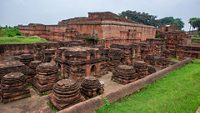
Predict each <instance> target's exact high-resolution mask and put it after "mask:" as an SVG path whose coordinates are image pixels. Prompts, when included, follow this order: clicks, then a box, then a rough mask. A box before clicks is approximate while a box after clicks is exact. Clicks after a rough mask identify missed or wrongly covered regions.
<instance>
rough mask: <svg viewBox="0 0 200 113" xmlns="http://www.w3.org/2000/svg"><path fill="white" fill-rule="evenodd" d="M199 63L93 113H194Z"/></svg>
mask: <svg viewBox="0 0 200 113" xmlns="http://www.w3.org/2000/svg"><path fill="white" fill-rule="evenodd" d="M199 75H200V60H194V61H193V62H192V63H190V64H187V65H185V66H184V67H182V68H180V69H177V70H175V71H173V72H171V73H169V74H168V76H166V77H164V78H162V79H161V80H159V81H156V82H155V83H153V84H151V85H148V86H147V87H146V88H144V89H142V90H141V91H140V92H138V93H136V94H133V95H131V96H128V97H125V98H123V99H121V100H120V101H118V102H115V103H113V104H106V105H105V106H103V107H102V108H100V109H99V110H97V111H96V113H123V112H124V113H165V112H167V113H175V112H176V113H194V112H195V111H196V110H197V108H198V107H199V105H200V96H199V95H200V92H199V91H200V76H199Z"/></svg>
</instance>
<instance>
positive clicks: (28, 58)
mask: <svg viewBox="0 0 200 113" xmlns="http://www.w3.org/2000/svg"><path fill="white" fill-rule="evenodd" d="M19 60H20V62H22V63H24V64H25V65H29V63H30V62H31V61H33V55H31V54H22V55H20V57H19Z"/></svg>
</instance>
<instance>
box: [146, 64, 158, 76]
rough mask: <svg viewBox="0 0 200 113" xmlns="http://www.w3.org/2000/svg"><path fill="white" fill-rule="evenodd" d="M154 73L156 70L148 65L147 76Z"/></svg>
mask: <svg viewBox="0 0 200 113" xmlns="http://www.w3.org/2000/svg"><path fill="white" fill-rule="evenodd" d="M155 72H156V69H155V67H154V66H152V65H148V74H152V73H155Z"/></svg>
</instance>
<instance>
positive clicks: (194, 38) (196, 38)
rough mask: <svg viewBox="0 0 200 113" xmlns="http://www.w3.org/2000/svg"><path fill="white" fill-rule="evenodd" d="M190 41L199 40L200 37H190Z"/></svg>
mask: <svg viewBox="0 0 200 113" xmlns="http://www.w3.org/2000/svg"><path fill="white" fill-rule="evenodd" d="M192 42H200V37H192Z"/></svg>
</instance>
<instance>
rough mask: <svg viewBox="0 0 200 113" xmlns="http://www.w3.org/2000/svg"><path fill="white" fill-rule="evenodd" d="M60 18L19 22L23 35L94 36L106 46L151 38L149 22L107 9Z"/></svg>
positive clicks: (54, 37)
mask: <svg viewBox="0 0 200 113" xmlns="http://www.w3.org/2000/svg"><path fill="white" fill-rule="evenodd" d="M88 15H89V16H88V17H78V18H72V19H67V20H62V21H60V22H59V23H58V24H57V25H43V24H29V25H28V26H19V29H20V31H21V33H22V34H23V35H28V36H33V35H37V36H40V37H43V38H46V39H48V40H51V41H63V40H65V41H69V40H77V39H83V38H85V37H87V36H97V37H98V38H100V39H102V40H103V44H104V45H105V46H106V47H109V46H110V45H111V44H112V43H126V44H127V43H132V42H138V41H145V40H146V39H150V38H154V37H155V33H156V29H155V28H154V27H153V26H147V25H143V24H138V23H136V22H133V21H130V20H128V19H125V18H122V17H120V16H118V15H116V14H114V13H111V12H95V13H88Z"/></svg>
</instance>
